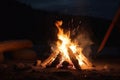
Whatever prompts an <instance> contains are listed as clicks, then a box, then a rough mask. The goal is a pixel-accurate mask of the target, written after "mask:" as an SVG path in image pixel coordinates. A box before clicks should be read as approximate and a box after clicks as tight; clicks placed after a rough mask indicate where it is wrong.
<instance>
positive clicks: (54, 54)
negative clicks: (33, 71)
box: [41, 53, 58, 68]
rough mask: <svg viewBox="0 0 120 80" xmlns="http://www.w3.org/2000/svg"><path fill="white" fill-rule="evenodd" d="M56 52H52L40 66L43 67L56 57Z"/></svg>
mask: <svg viewBox="0 0 120 80" xmlns="http://www.w3.org/2000/svg"><path fill="white" fill-rule="evenodd" d="M57 55H58V53H52V54H51V55H50V56H49V57H48V58H47V59H46V60H45V61H44V62H42V63H41V66H42V67H43V68H45V67H46V66H47V65H50V64H51V63H52V62H53V61H54V60H55V59H56V57H57Z"/></svg>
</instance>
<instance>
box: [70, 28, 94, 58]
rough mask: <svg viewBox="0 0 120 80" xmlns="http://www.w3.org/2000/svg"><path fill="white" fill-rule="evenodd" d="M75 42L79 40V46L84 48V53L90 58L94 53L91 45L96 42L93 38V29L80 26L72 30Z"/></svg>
mask: <svg viewBox="0 0 120 80" xmlns="http://www.w3.org/2000/svg"><path fill="white" fill-rule="evenodd" d="M71 32H72V33H71V35H72V39H73V42H77V44H78V46H79V47H81V48H83V54H84V55H85V56H86V57H87V58H89V59H91V58H90V55H91V54H92V50H91V45H92V44H94V43H93V41H92V39H91V31H90V30H89V28H88V27H87V26H78V27H77V28H76V29H74V30H72V31H71Z"/></svg>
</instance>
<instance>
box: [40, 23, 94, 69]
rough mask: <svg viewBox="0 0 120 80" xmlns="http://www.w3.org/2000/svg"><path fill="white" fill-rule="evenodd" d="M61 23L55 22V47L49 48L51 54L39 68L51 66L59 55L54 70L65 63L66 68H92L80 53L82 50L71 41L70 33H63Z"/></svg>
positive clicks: (76, 43)
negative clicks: (56, 31) (56, 32)
mask: <svg viewBox="0 0 120 80" xmlns="http://www.w3.org/2000/svg"><path fill="white" fill-rule="evenodd" d="M62 23H63V22H62V21H57V22H56V23H55V25H56V27H57V29H58V34H57V37H58V40H57V41H56V45H55V46H52V47H51V49H52V51H53V53H52V54H51V55H50V56H49V57H48V58H47V59H46V60H45V61H43V62H42V63H41V66H42V67H44V68H45V67H46V66H47V65H51V64H52V62H53V61H54V60H55V59H56V57H57V56H58V55H60V57H59V64H58V65H57V66H56V68H60V67H62V66H63V65H62V63H63V62H64V61H66V62H68V63H69V66H68V68H72V69H79V68H80V69H89V68H90V67H91V66H92V63H91V62H90V61H89V60H88V59H87V58H86V57H85V56H84V54H83V53H82V51H83V48H82V47H80V46H79V45H78V42H77V41H75V42H72V41H71V39H70V31H68V32H67V33H65V32H64V31H63V29H62V28H61V26H62Z"/></svg>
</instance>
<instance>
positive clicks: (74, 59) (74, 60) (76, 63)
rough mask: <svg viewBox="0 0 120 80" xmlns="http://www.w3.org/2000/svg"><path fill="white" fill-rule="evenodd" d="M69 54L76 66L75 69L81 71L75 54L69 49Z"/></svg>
mask: <svg viewBox="0 0 120 80" xmlns="http://www.w3.org/2000/svg"><path fill="white" fill-rule="evenodd" d="M68 53H69V56H70V59H71V61H72V63H73V64H74V66H75V68H76V69H77V70H81V68H80V66H79V63H78V60H77V59H76V57H75V55H74V54H73V52H72V50H71V49H70V48H68Z"/></svg>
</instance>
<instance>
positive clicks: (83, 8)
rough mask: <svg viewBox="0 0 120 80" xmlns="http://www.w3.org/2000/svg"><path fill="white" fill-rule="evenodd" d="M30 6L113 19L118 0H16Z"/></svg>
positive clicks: (119, 2) (119, 1)
mask: <svg viewBox="0 0 120 80" xmlns="http://www.w3.org/2000/svg"><path fill="white" fill-rule="evenodd" d="M18 1H20V2H23V3H26V4H28V5H31V6H32V8H35V9H42V10H47V11H56V12H60V13H66V14H73V15H83V16H93V17H100V18H106V19H113V16H114V15H115V12H116V11H117V9H118V7H119V4H120V0H18Z"/></svg>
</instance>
